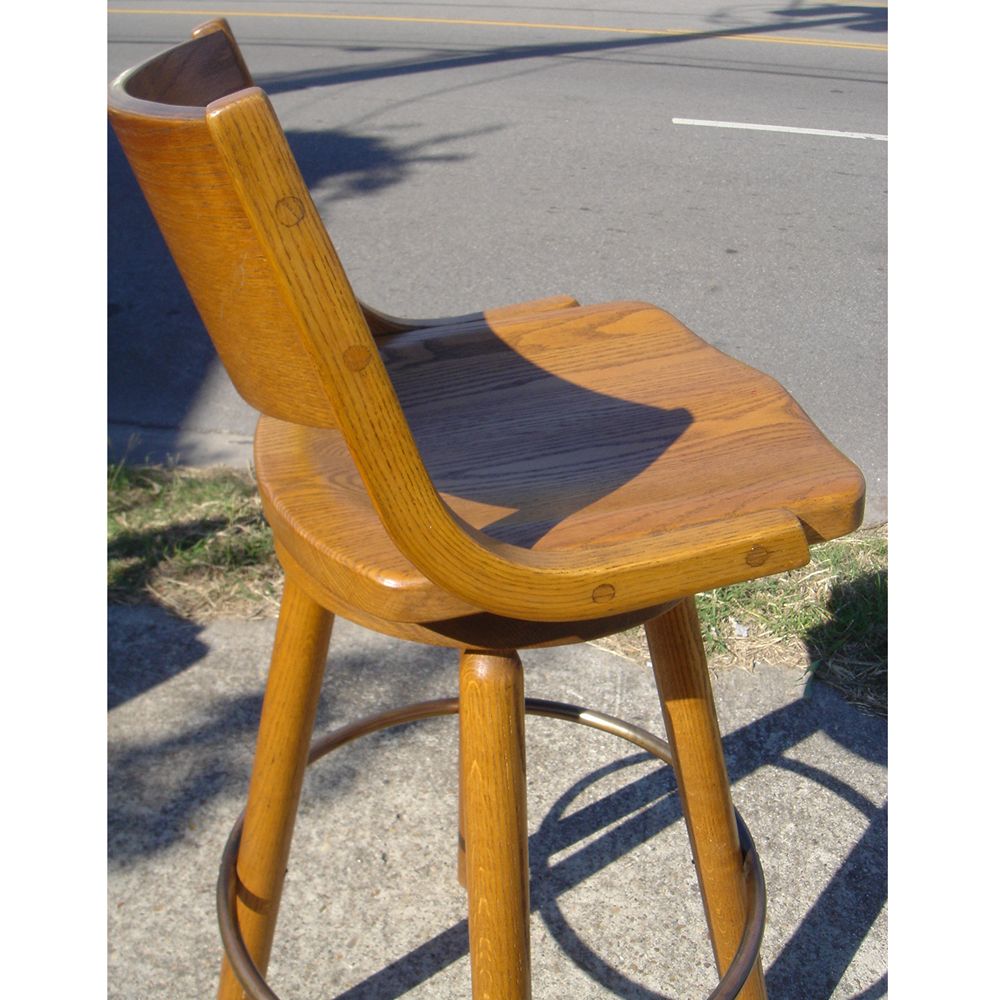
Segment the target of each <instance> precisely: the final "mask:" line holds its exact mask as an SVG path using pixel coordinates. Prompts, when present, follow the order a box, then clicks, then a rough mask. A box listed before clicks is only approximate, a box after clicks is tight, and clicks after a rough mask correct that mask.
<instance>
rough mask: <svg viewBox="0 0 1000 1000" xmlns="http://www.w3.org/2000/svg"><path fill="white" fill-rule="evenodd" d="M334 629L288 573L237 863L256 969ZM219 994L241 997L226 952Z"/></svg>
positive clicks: (264, 953) (274, 907)
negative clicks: (331, 634)
mask: <svg viewBox="0 0 1000 1000" xmlns="http://www.w3.org/2000/svg"><path fill="white" fill-rule="evenodd" d="M332 628H333V615H332V614H330V612H329V611H327V610H326V609H325V608H323V607H321V606H320V605H319V604H317V603H316V602H315V601H313V599H312V598H311V597H309V596H308V595H307V594H306V593H305V591H303V590H302V589H301V588H300V587H299V586H298V585H297V584H295V582H294V581H293V580H291V579H289V578H288V577H286V578H285V590H284V594H283V596H282V599H281V613H280V616H279V618H278V628H277V634H276V635H275V639H274V650H273V651H272V653H271V668H270V671H269V672H268V677H267V686H266V688H265V691H264V703H263V706H262V708H261V715H260V729H259V731H258V735H257V749H256V751H255V753H254V762H253V771H252V772H251V775H250V789H249V792H248V793H247V812H246V820H245V822H244V824H243V836H242V838H241V840H240V851H239V857H238V859H237V863H236V877H237V918H238V921H239V927H240V931H241V933H242V935H243V940H244V941H245V942H246V945H247V949H248V951H249V953H250V956H251V958H253V960H254V963H255V964H256V966H257V968H258V969H260V971H261V973H262V974H266V971H267V962H268V958H269V957H270V954H271V941H272V939H273V937H274V926H275V923H276V922H277V919H278V905H279V903H280V901H281V889H282V886H283V884H284V879H285V868H286V866H287V863H288V852H289V849H290V847H291V843H292V828H293V827H294V825H295V813H296V810H297V808H298V803H299V793H300V792H301V790H302V777H303V774H304V773H305V768H306V758H307V757H308V754H309V744H310V740H311V738H312V731H313V724H314V722H315V719H316V707H317V705H318V703H319V692H320V686H321V684H322V681H323V672H324V668H325V666H326V658H327V654H328V652H329V648H330V633H331V630H332ZM218 995H219V1000H240V998H242V997H243V996H244V993H243V990H242V988H241V987H240V984H239V982H237V980H236V977H235V976H234V975H233V971H232V969H231V968H230V967H229V962H228V961H227V960H226V959H225V958H223V962H222V977H221V980H220V982H219V994H218Z"/></svg>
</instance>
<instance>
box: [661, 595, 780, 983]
mask: <svg viewBox="0 0 1000 1000" xmlns="http://www.w3.org/2000/svg"><path fill="white" fill-rule="evenodd" d="M646 637H647V641H648V643H649V653H650V658H651V660H652V663H653V674H654V675H655V677H656V687H657V690H658V691H659V695H660V705H661V708H662V710H663V721H664V723H665V725H666V728H667V739H668V741H669V743H670V748H671V751H672V753H673V757H674V772H675V774H676V776H677V787H678V790H679V792H680V797H681V804H682V806H683V809H684V819H685V821H686V822H687V827H688V835H689V838H690V841H691V849H692V852H693V854H694V862H695V867H696V868H697V871H698V881H699V883H700V885H701V896H702V900H703V902H704V905H705V916H706V918H707V920H708V926H709V932H710V934H711V938H712V947H713V950H714V952H715V963H716V966H717V967H718V970H719V975H720V976H721V975H722V974H723V973H725V971H726V970H727V969H728V968H729V965H730V963H731V962H732V960H733V956H734V955H735V954H736V949H737V948H738V947H739V943H740V937H741V935H742V933H743V926H744V923H745V919H746V895H745V892H746V882H745V879H744V874H743V856H742V853H741V851H740V845H739V836H738V834H737V832H736V817H735V814H734V812H733V803H732V799H731V798H730V794H729V778H728V776H727V774H726V762H725V759H724V757H723V754H722V741H721V739H720V736H719V722H718V719H717V717H716V713H715V700H714V698H713V696H712V683H711V680H710V678H709V675H708V663H707V661H706V658H705V647H704V645H703V643H702V638H701V630H700V628H699V625H698V612H697V610H696V608H695V604H694V600H693V598H688V599H686V600H683V601H680V602H679V603H678V604H677V605H676V606H675V607H673V608H672V609H671V610H670V611H667V612H666V613H664V614H662V615H660V616H659V617H657V618H654V619H653V620H652V621H650V622H648V623H647V624H646ZM766 995H767V994H766V991H765V989H764V978H763V974H762V973H761V966H760V960H759V959H758V961H757V964H756V966H755V968H754V970H753V972H752V973H751V975H750V978H749V979H748V980H747V983H746V985H745V986H744V987H743V989H742V990H741V991H740V994H739V1000H766Z"/></svg>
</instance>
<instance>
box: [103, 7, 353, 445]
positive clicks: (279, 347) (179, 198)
mask: <svg viewBox="0 0 1000 1000" xmlns="http://www.w3.org/2000/svg"><path fill="white" fill-rule="evenodd" d="M251 87H253V79H252V77H251V76H250V73H249V72H248V70H247V68H246V64H245V63H244V61H243V57H242V55H241V53H240V50H239V47H238V46H237V45H236V43H235V41H234V40H233V38H232V35H231V34H230V32H229V28H228V25H227V24H226V23H225V22H224V21H221V20H220V21H214V22H209V23H208V24H205V25H202V26H200V27H199V28H197V29H196V30H195V32H194V37H193V38H192V39H190V40H189V41H186V42H183V43H182V44H180V45H177V46H175V47H174V48H172V49H169V50H168V51H166V52H163V53H160V54H159V55H157V56H154V57H153V58H151V59H149V60H148V61H147V62H145V63H142V64H141V65H139V66H137V67H135V68H133V69H131V70H127V71H126V72H124V73H122V74H121V75H120V76H119V77H118V78H117V79H116V80H115V81H114V82H113V83H112V84H111V88H110V94H109V102H108V104H109V115H110V118H111V124H112V127H113V128H114V130H115V133H116V135H117V136H118V140H119V142H120V143H121V146H122V149H123V150H124V152H125V155H126V157H127V158H128V161H129V163H130V165H131V167H132V171H133V173H134V174H135V176H136V179H137V180H138V182H139V186H140V187H141V188H142V191H143V194H144V195H145V197H146V200H147V202H148V203H149V206H150V208H151V210H152V212H153V215H154V216H155V218H156V221H157V223H158V225H159V227H160V231H161V232H162V233H163V236H164V239H165V240H166V243H167V246H168V247H169V249H170V252H171V254H172V256H173V258H174V261H175V262H176V264H177V266H178V269H179V270H180V272H181V276H182V277H183V279H184V282H185V284H186V285H187V287H188V290H189V291H190V293H191V296H192V298H193V299H194V302H195V306H196V307H197V309H198V312H199V314H200V315H201V318H202V321H203V322H204V324H205V327H206V328H207V330H208V333H209V335H210V336H211V338H212V341H213V343H214V344H215V348H216V350H217V351H218V353H219V356H220V358H221V359H222V363H223V365H224V366H225V368H226V370H227V372H228V373H229V376H230V378H231V379H232V381H233V383H234V385H235V386H236V389H237V391H238V392H239V393H240V395H241V396H243V398H244V399H245V400H246V401H247V402H248V403H249V404H250V405H251V406H253V407H254V408H255V409H257V410H259V411H261V412H263V413H267V414H269V415H270V416H273V417H277V418H279V419H282V420H288V421H291V422H294V423H299V424H306V425H309V426H314V427H336V426H338V421H337V419H336V416H335V413H334V409H333V408H332V407H331V403H330V399H329V393H328V390H325V389H324V386H323V379H322V375H321V372H320V371H319V369H320V368H321V367H322V361H321V359H317V358H316V355H315V352H314V351H313V350H312V348H311V347H310V345H308V344H306V343H304V342H303V333H302V330H301V326H300V324H299V323H298V322H297V321H296V319H295V317H294V315H293V312H292V311H291V310H290V308H289V304H288V301H287V297H286V296H285V295H284V294H283V293H282V290H281V288H280V282H279V281H278V280H277V278H276V275H275V268H274V264H273V262H272V261H269V259H268V255H267V253H266V251H265V248H264V247H263V246H262V244H261V241H260V239H259V238H258V236H257V234H256V233H255V231H254V229H253V226H252V224H251V222H250V220H249V219H248V217H247V213H246V211H245V209H244V207H243V205H242V204H241V201H240V197H239V195H238V193H237V190H236V186H235V184H234V181H233V179H232V176H231V173H230V171H229V170H227V168H226V165H225V163H224V162H223V158H222V156H221V155H220V151H219V149H218V147H217V143H216V141H215V140H214V139H213V137H212V135H211V131H210V129H209V126H208V121H207V117H208V107H209V105H211V104H212V103H213V102H216V101H219V100H222V99H225V98H227V97H229V96H231V95H233V94H238V93H240V92H242V91H246V90H247V88H251ZM281 141H282V143H284V137H283V135H282V137H281ZM289 155H290V154H289ZM303 188H304V185H303ZM305 197H308V194H306V195H305ZM310 207H311V208H312V207H313V206H310ZM336 280H337V281H338V283H339V285H340V288H339V292H340V294H342V295H343V297H344V298H345V299H347V300H353V301H355V302H356V300H354V296H353V292H352V291H351V289H350V285H349V283H348V282H347V279H346V277H345V276H344V275H343V272H342V271H340V272H339V274H338V275H337V276H336ZM358 315H359V316H360V313H359V314H358ZM361 322H362V324H363V320H361ZM318 362H319V363H318Z"/></svg>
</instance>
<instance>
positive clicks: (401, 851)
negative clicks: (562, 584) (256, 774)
mask: <svg viewBox="0 0 1000 1000" xmlns="http://www.w3.org/2000/svg"><path fill="white" fill-rule="evenodd" d="M274 624H275V623H274V622H273V621H218V622H214V623H212V624H210V625H207V626H197V625H194V624H191V623H189V622H185V621H182V620H179V619H177V618H174V617H172V616H170V615H168V614H167V613H166V612H163V611H161V610H160V609H157V608H153V607H140V608H123V607H113V608H109V671H110V673H109V715H108V720H109V741H110V742H109V881H108V895H109V899H108V909H109V952H110V954H109V978H108V984H109V989H108V996H109V997H111V998H130V1000H131V998H143V1000H145V998H151V997H168V998H171V1000H183V998H191V1000H195V998H198V1000H202V998H206V997H210V996H214V989H215V979H216V974H217V965H218V956H219V947H220V946H219V943H218V940H219V939H218V931H217V929H216V923H215V911H214V906H215V900H214V889H215V878H216V874H217V868H218V862H219V856H220V854H221V851H222V847H223V844H224V842H225V839H226V837H227V835H228V831H229V828H230V826H231V824H232V822H233V821H234V819H235V818H236V816H237V815H238V813H239V811H240V809H241V808H242V798H243V795H244V792H245V786H246V779H247V775H248V773H249V766H250V759H251V752H252V744H253V740H254V733H255V727H256V721H257V713H258V710H259V703H260V697H261V692H262V689H263V682H264V675H265V671H266V667H267V661H268V655H269V650H270V645H271V640H272V637H273V634H274ZM523 658H524V662H525V669H526V679H527V693H528V694H529V695H530V696H535V697H542V698H552V699H555V700H561V701H570V702H577V703H580V704H584V705H588V706H589V707H593V708H598V709H601V710H603V711H606V712H609V713H611V714H614V715H619V716H621V717H623V718H625V719H628V720H630V721H633V722H636V723H637V724H639V725H642V726H645V727H646V728H649V729H651V730H652V731H653V732H656V733H659V732H661V727H662V723H661V722H660V719H659V716H658V708H657V700H656V692H655V687H654V685H653V681H652V677H651V675H650V673H649V672H648V671H644V670H643V669H642V668H641V667H639V666H637V665H636V664H635V663H633V662H631V661H629V660H625V659H622V658H620V657H618V656H616V655H614V654H612V653H609V652H607V651H604V650H600V649H596V648H594V647H591V646H586V645H583V646H576V647H564V648H559V649H549V650H538V651H528V652H526V653H525V654H524V657H523ZM455 675H456V669H455V656H454V653H453V651H449V650H436V649H431V648H426V647H419V646H415V645H404V644H401V643H398V642H396V641H394V640H391V639H388V638H385V637H382V636H378V635H375V634H373V633H370V632H367V631H365V630H363V629H361V628H358V627H357V626H354V625H352V624H351V623H349V622H346V621H342V620H338V621H337V623H336V625H335V628H334V638H333V644H332V647H331V653H330V668H329V670H328V674H327V679H326V682H325V686H324V689H323V695H322V700H321V704H320V709H319V723H318V730H319V731H326V730H328V729H331V728H334V727H336V726H337V725H340V724H342V723H344V722H347V721H349V720H351V719H355V718H357V717H359V716H361V715H363V714H367V713H369V712H372V711H377V710H379V709H381V708H388V707H392V706H395V705H401V704H403V703H405V702H409V701H416V700H422V699H426V698H437V697H444V696H450V695H453V694H454V692H455V684H456V676H455ZM713 681H714V684H715V691H716V697H717V701H718V706H719V717H720V724H721V727H722V732H723V737H724V745H725V751H726V758H727V763H728V765H729V769H730V775H731V778H732V781H733V795H734V799H735V801H736V805H737V808H738V809H739V810H740V812H741V813H742V815H743V817H744V819H745V820H746V822H747V824H748V826H749V828H750V830H751V832H752V833H753V836H754V839H755V840H756V843H757V847H758V850H759V852H760V854H761V857H762V860H763V865H764V870H765V875H766V878H767V885H768V923H767V930H766V933H765V937H764V944H763V949H762V955H763V959H764V966H765V970H766V973H767V985H768V990H769V994H770V998H771V1000H802V998H808V1000H818V998H826V997H836V998H844V1000H846V998H856V1000H860V998H865V1000H874V998H877V997H882V996H886V995H887V991H888V987H887V979H886V963H887V946H886V933H887V931H886V891H887V862H886V840H887V807H886V783H887V781H886V723H885V721H884V720H880V719H873V718H869V717H867V716H864V715H862V714H860V713H859V712H858V711H856V710H855V709H853V708H851V707H850V706H848V705H846V704H845V703H844V702H843V700H842V699H841V698H840V697H839V696H837V695H836V694H835V693H833V692H832V691H831V690H829V689H827V688H825V687H823V686H822V685H816V686H815V688H814V689H813V691H812V692H811V696H810V697H809V698H805V697H803V688H802V681H801V678H800V677H799V676H798V675H797V674H796V673H794V672H790V671H788V670H784V669H777V668H771V667H768V666H759V667H758V668H757V669H756V670H755V671H754V672H753V673H749V672H745V671H739V670H735V669H725V670H720V671H715V672H713ZM527 738H528V767H529V833H530V835H531V842H530V850H531V863H532V870H533V881H532V902H533V927H532V933H533V937H532V961H533V977H534V991H535V997H536V1000H547V998H565V997H570V996H572V997H573V998H574V1000H585V998H591V997H594V998H596V997H628V998H641V1000H645V998H652V997H662V996H667V997H673V998H677V1000H682V998H683V1000H686V998H694V997H704V996H707V995H708V994H709V993H710V992H711V990H712V988H713V986H714V983H715V981H716V980H715V978H714V970H713V963H712V956H711V949H710V947H709V945H708V942H707V936H706V932H705V925H704V917H703V915H702V912H701V904H700V901H699V898H698V893H697V884H696V878H695V873H694V867H693V865H692V863H691V859H690V854H689V852H688V847H687V838H686V833H685V830H684V823H683V820H682V818H681V816H680V811H679V806H678V801H677V795H676V788H675V785H674V782H673V778H672V775H671V774H670V772H669V769H666V768H663V767H661V766H658V765H655V764H654V763H653V762H652V761H651V760H650V758H649V757H648V756H647V755H646V754H644V753H642V752H641V751H638V750H637V749H636V748H635V747H633V746H631V745H630V744H627V743H622V742H620V741H618V740H615V739H614V738H613V737H610V736H607V735H605V734H603V733H597V732H593V731H591V730H587V729H583V728H581V727H579V726H568V725H566V724H564V723H561V722H557V721H552V720H546V719H529V721H528V729H527ZM456 774H457V760H456V729H455V721H454V719H449V718H446V719H435V720H431V721H428V722H423V723H420V724H414V725H410V726H406V727H402V728H400V729H395V730H392V731H389V732H383V733H380V734H377V735H374V736H369V737H366V738H364V739H363V740H360V741H358V742H357V743H354V744H351V745H350V746H348V747H346V748H344V749H342V750H339V751H337V752H336V753H335V754H334V755H332V756H331V757H328V758H326V759H324V760H323V761H321V762H319V763H317V764H316V765H315V766H314V767H313V768H312V769H311V771H310V773H309V774H308V776H307V780H306V787H305V791H304V795H303V805H302V810H301V818H300V821H299V826H298V827H297V831H296V840H295V843H294V845H293V851H292V858H291V862H290V870H289V875H288V883H287V888H286V892H285V898H284V901H283V908H282V918H281V921H280V923H279V926H278V933H277V941H276V945H275V951H274V957H273V959H272V964H271V971H270V975H269V981H270V982H271V985H272V987H273V988H274V989H275V990H276V991H277V992H278V993H279V995H281V996H282V997H285V998H287V1000H293V998H294V1000H306V998H322V1000H330V998H333V997H351V998H371V1000H388V998H390V997H401V996H406V997H414V998H416V997H427V998H438V997H449V998H452V997H454V998H457V997H463V996H467V995H468V984H469V967H468V954H467V941H466V926H465V922H464V905H465V903H464V894H463V892H462V890H461V889H460V887H459V885H458V883H457V881H456V879H455V874H454V871H455V854H454V851H455V835H456V827H455V823H456V819H455V813H456V796H455V784H456V781H455V779H456Z"/></svg>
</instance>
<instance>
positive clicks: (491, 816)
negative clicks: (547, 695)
mask: <svg viewBox="0 0 1000 1000" xmlns="http://www.w3.org/2000/svg"><path fill="white" fill-rule="evenodd" d="M458 704H459V713H458V718H459V722H458V725H459V759H460V769H461V775H460V781H461V792H460V794H461V802H462V820H461V822H462V831H463V832H464V837H465V854H464V859H463V862H462V863H463V866H464V874H465V880H466V887H467V889H468V896H469V955H470V959H471V963H472V996H473V998H474V1000H530V997H531V963H530V958H529V940H528V916H529V899H528V806H527V788H526V779H525V752H524V673H523V669H522V666H521V660H520V658H519V657H518V655H517V653H516V652H514V651H513V650H509V651H493V652H488V653H487V652H482V651H476V650H465V651H464V652H463V653H462V655H461V659H460V661H459V684H458Z"/></svg>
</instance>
